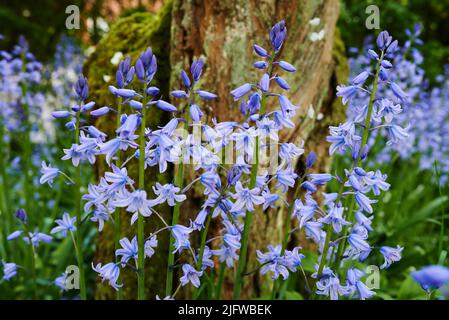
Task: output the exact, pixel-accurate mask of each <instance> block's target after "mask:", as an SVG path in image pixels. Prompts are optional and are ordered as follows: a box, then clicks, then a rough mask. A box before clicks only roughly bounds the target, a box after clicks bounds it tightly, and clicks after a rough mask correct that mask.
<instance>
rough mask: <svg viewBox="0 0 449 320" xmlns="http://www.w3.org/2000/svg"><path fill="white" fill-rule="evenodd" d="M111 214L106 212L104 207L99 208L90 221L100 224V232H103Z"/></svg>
mask: <svg viewBox="0 0 449 320" xmlns="http://www.w3.org/2000/svg"><path fill="white" fill-rule="evenodd" d="M109 218H110V214H109V213H108V212H107V211H106V209H105V208H104V207H98V208H97V209H95V210H94V211H93V213H92V217H91V218H90V221H92V222H98V231H99V232H101V231H102V230H103V227H104V222H105V221H109Z"/></svg>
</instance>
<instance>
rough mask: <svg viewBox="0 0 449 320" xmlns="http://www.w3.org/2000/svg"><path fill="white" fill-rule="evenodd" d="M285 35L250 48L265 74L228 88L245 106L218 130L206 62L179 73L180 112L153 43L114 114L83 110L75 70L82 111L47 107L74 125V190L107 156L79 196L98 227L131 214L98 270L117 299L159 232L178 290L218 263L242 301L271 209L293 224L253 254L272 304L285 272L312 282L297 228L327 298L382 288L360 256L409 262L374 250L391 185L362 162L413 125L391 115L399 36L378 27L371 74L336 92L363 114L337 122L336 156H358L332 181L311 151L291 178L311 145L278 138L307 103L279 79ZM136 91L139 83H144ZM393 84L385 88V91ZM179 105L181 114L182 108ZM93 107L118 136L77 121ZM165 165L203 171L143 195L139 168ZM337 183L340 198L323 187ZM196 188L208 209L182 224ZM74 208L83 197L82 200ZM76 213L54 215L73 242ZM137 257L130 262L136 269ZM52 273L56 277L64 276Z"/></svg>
mask: <svg viewBox="0 0 449 320" xmlns="http://www.w3.org/2000/svg"><path fill="white" fill-rule="evenodd" d="M286 37H287V28H286V25H285V22H284V21H281V22H279V23H277V24H276V25H274V26H273V28H272V29H271V31H270V34H269V38H270V48H269V49H266V48H264V47H262V46H260V45H257V44H255V45H254V46H253V49H254V52H255V54H256V55H257V56H258V59H259V60H258V61H256V62H255V63H254V68H256V69H258V70H260V72H261V76H260V78H259V79H257V80H256V81H254V82H247V83H244V84H242V85H241V86H239V87H237V88H235V89H234V90H232V91H231V92H230V93H231V95H232V96H233V98H234V100H235V101H236V102H238V103H239V105H240V111H241V121H224V122H218V121H217V120H216V119H215V118H213V120H212V122H211V123H208V122H206V119H207V118H208V117H205V114H206V110H208V109H209V108H206V107H205V105H207V103H209V101H211V100H214V99H217V98H218V97H217V95H215V94H214V93H211V92H209V91H206V90H203V89H202V88H199V83H200V82H199V80H200V78H201V75H202V72H203V69H204V66H205V63H204V61H203V59H201V58H199V59H195V60H194V61H193V63H192V65H191V66H190V72H189V73H188V72H186V71H184V70H183V71H182V72H181V83H182V88H181V89H179V90H174V91H172V92H171V95H172V97H173V98H174V100H175V101H176V102H173V104H172V103H171V102H168V101H166V100H163V99H162V97H161V94H160V90H159V89H158V88H157V87H155V86H153V85H152V81H153V79H154V77H155V74H156V72H157V58H156V56H155V55H154V54H153V51H152V50H151V48H147V49H146V50H145V51H143V52H142V53H141V55H140V56H139V58H138V59H137V60H136V62H135V64H134V65H132V64H131V59H130V58H129V57H127V58H125V59H124V60H123V61H122V62H120V64H119V66H118V70H117V72H116V79H115V80H116V84H115V86H112V85H111V86H110V87H109V91H110V93H111V94H112V95H113V96H115V100H116V105H117V106H116V107H112V106H103V107H100V108H97V109H95V103H94V102H88V103H86V101H87V97H88V83H87V79H86V78H84V76H81V77H80V78H79V80H78V81H77V82H76V84H75V92H76V96H77V99H78V104H77V105H75V106H73V107H71V108H70V109H69V110H61V111H56V112H54V113H53V116H54V117H55V118H66V119H68V122H67V123H66V126H67V128H69V129H72V130H73V129H74V130H75V134H76V137H75V138H76V139H75V143H73V144H72V146H71V147H70V148H69V149H64V153H65V155H64V156H63V158H62V159H63V160H70V161H71V162H72V164H73V165H74V166H75V167H76V171H75V178H74V179H73V180H72V179H71V178H69V177H68V175H66V174H64V176H65V177H67V179H70V181H73V182H74V184H75V186H76V190H77V191H78V192H79V187H80V179H79V170H80V164H81V163H82V162H89V163H91V164H92V163H95V162H96V161H102V159H103V158H102V157H101V158H99V156H105V157H104V158H105V160H106V164H107V166H108V168H109V169H108V170H107V171H106V172H105V173H104V176H103V177H101V178H100V179H99V182H98V183H97V184H90V185H89V186H88V193H86V194H84V195H82V200H84V201H85V203H84V213H85V214H86V215H88V216H90V220H91V221H93V222H96V223H98V229H99V231H101V230H102V229H103V226H104V224H105V223H112V222H113V223H114V224H115V226H116V229H115V232H116V236H117V235H120V229H119V228H117V226H118V223H119V220H120V215H121V214H122V212H123V211H126V212H127V213H128V214H129V215H130V220H129V221H130V222H129V223H130V224H131V225H132V224H134V223H136V222H137V225H138V227H137V233H136V236H135V237H134V236H133V237H132V238H126V237H125V238H121V239H120V240H119V241H118V242H117V243H116V251H115V256H116V257H117V259H116V260H115V261H113V262H107V263H106V264H103V263H98V264H96V265H94V264H92V268H93V270H94V271H95V272H97V273H98V274H99V275H100V277H101V278H102V279H103V280H107V281H108V283H109V284H110V285H111V286H112V287H113V288H114V289H116V290H117V291H120V290H121V287H122V285H126V283H122V282H121V278H120V270H121V269H123V268H130V269H132V270H133V271H136V274H137V277H138V283H139V298H143V292H142V288H141V285H143V277H144V266H145V259H147V258H151V257H152V256H153V255H154V254H155V250H156V248H157V246H158V240H157V235H158V233H160V232H164V231H165V232H169V233H170V236H171V237H172V239H173V241H172V243H171V246H170V248H169V250H170V254H169V256H171V257H173V255H174V254H175V253H176V254H178V255H180V254H183V255H185V261H186V263H184V264H183V265H182V273H183V274H182V276H181V277H180V278H179V283H180V286H185V285H187V284H189V283H190V284H192V285H193V286H194V287H196V288H199V287H200V286H202V285H203V283H202V279H203V277H204V276H205V275H209V274H210V270H211V269H213V268H214V261H213V259H214V257H216V258H215V259H217V260H218V261H219V262H220V263H221V266H222V268H223V269H224V268H229V269H235V270H236V274H235V283H234V297H235V298H239V296H240V288H241V286H242V281H243V280H242V277H243V276H244V273H245V271H246V260H247V258H248V257H247V255H248V244H249V239H250V238H249V234H250V230H251V224H252V220H253V218H255V219H257V218H258V215H259V214H262V211H266V210H273V211H276V210H277V211H279V212H280V213H281V214H283V211H284V210H285V211H286V216H287V221H285V226H284V227H285V230H284V234H283V241H282V243H280V244H276V245H269V246H268V248H267V250H257V261H258V262H259V264H260V273H261V274H267V273H268V274H270V275H271V277H272V278H273V279H274V280H275V283H274V285H273V294H274V296H277V294H278V292H277V284H278V281H281V278H282V280H286V279H288V277H289V275H290V273H296V272H298V271H302V274H303V275H304V276H306V274H305V272H304V270H303V268H302V260H303V259H305V255H304V254H303V253H302V252H301V250H302V249H301V247H298V246H297V247H293V248H290V247H288V243H289V238H290V235H291V234H292V233H294V232H297V233H302V232H304V234H305V237H306V238H307V239H310V241H313V242H314V243H316V244H317V247H318V252H319V257H318V259H317V260H316V261H313V263H315V265H316V272H315V273H314V274H312V275H311V279H313V283H314V284H313V287H312V288H311V289H313V293H315V294H318V295H325V296H328V297H329V298H331V299H337V298H339V297H340V296H348V297H357V298H359V299H367V298H370V297H372V296H373V295H374V294H375V292H374V291H372V290H371V289H370V288H368V287H367V286H366V285H365V284H364V283H363V281H362V280H361V279H362V277H363V276H364V273H363V271H362V270H359V269H357V268H356V267H355V263H354V260H359V261H364V260H366V259H367V258H368V257H369V256H371V255H372V253H373V252H379V253H380V254H381V255H382V256H383V257H384V263H383V264H382V266H381V268H388V267H389V266H390V265H391V264H392V263H393V262H396V261H399V260H400V259H401V251H402V249H403V248H402V247H400V246H397V247H395V248H394V247H388V246H383V247H381V248H375V247H372V246H371V245H370V244H369V242H368V238H369V235H370V233H371V232H372V231H373V228H372V227H371V220H372V217H373V214H374V212H375V205H374V204H375V203H376V202H377V198H378V197H379V196H380V195H381V193H382V192H384V191H387V190H388V189H389V188H390V185H389V184H388V182H387V181H386V180H387V177H386V175H385V174H383V173H382V172H381V171H379V170H368V169H365V168H364V167H365V163H364V161H365V160H366V159H367V157H368V151H369V147H368V146H369V145H368V141H369V138H370V136H371V135H372V133H373V132H374V133H376V134H378V135H380V132H381V131H382V132H383V131H385V135H386V137H387V145H392V144H395V143H397V142H398V141H401V140H403V139H406V138H407V137H408V133H407V128H404V127H402V126H401V124H400V123H398V122H397V120H396V117H397V116H398V114H400V113H401V112H402V110H403V107H402V104H403V103H406V102H407V99H408V96H407V94H406V93H405V92H404V91H403V89H401V86H400V84H398V83H397V82H395V81H393V80H391V79H392V77H391V76H390V75H389V73H390V70H391V69H392V68H393V64H392V62H391V61H390V57H391V56H392V55H393V54H394V53H395V52H396V50H397V48H398V43H397V41H393V39H392V37H391V36H390V35H389V34H388V33H387V32H386V31H383V32H381V33H380V34H379V36H378V38H377V50H373V49H370V50H369V51H368V55H369V58H370V61H371V62H374V63H375V67H374V69H368V68H367V69H366V70H363V71H361V72H360V73H359V74H358V75H357V76H356V77H354V78H353V79H352V80H351V82H350V83H349V84H348V85H347V86H339V87H338V88H337V95H338V96H341V97H342V98H343V102H344V103H345V104H349V105H350V106H351V108H356V112H354V114H353V116H349V118H348V119H347V121H346V122H344V123H343V124H339V125H338V126H331V127H330V128H329V132H330V134H329V136H328V137H327V141H328V142H330V144H331V145H330V149H329V152H330V154H331V155H332V154H334V153H335V152H338V153H342V154H348V155H349V158H350V159H351V163H350V165H349V166H348V167H347V168H346V169H345V171H344V172H339V173H335V174H330V173H314V172H313V167H314V164H315V161H316V155H315V154H314V153H313V152H310V153H308V156H307V159H306V161H305V163H306V169H305V170H304V172H297V171H296V170H295V168H296V164H297V162H298V160H299V158H300V157H301V156H302V155H303V154H304V149H303V144H302V143H298V144H295V143H293V142H283V141H280V139H279V137H278V132H279V131H280V130H283V129H289V128H293V127H295V123H294V122H293V117H294V115H295V112H296V110H297V109H298V108H299V107H298V106H295V105H294V104H293V103H292V102H291V101H290V100H289V99H288V97H287V96H286V94H287V93H288V91H289V89H290V84H289V83H288V82H287V81H286V80H285V79H284V78H283V77H282V76H283V73H285V72H286V73H293V72H296V68H295V67H294V66H293V65H292V64H290V63H289V62H287V61H284V60H282V59H281V58H280V52H281V49H282V46H283V45H284V42H285V40H286ZM136 82H138V83H137V84H136ZM131 84H134V85H131ZM138 87H139V88H140V89H136V88H138ZM381 88H382V89H381ZM387 89H388V91H389V92H390V93H391V94H388V95H387V94H384V92H385V90H387ZM267 100H271V101H273V104H274V105H276V106H278V108H274V109H272V110H268V107H267ZM356 100H357V101H358V102H357V104H355V101H356ZM177 102H179V105H180V106H179V107H176V106H175V104H176V103H177ZM359 102H362V103H359ZM152 108H158V109H160V110H163V111H164V112H168V113H170V114H171V115H172V118H171V120H170V121H169V122H168V123H166V124H165V125H161V126H160V127H157V128H151V127H147V123H146V114H147V113H148V112H149V111H150V110H151V109H152ZM88 113H89V115H90V116H91V117H102V116H108V114H111V113H114V114H116V119H117V127H116V130H115V134H114V135H113V136H107V135H106V134H104V133H103V132H101V131H100V130H99V129H98V128H96V127H94V126H92V125H88V124H86V123H85V121H86V120H85V119H84V118H82V117H85V116H87V114H88ZM382 134H384V133H382ZM380 136H382V135H380ZM273 148H277V150H279V152H276V153H274V154H275V155H274V156H273V155H270V156H268V158H267V157H266V152H265V151H267V150H272V149H273ZM125 151H126V155H130V156H129V157H128V158H127V159H125V158H124V156H125ZM229 151H230V152H231V153H232V155H233V156H232V159H233V160H232V161H230V162H228V161H227V159H226V155H227V154H228V153H229ZM234 159H235V161H234ZM265 160H267V161H268V162H270V165H269V166H266V165H265V162H266V161H265ZM133 161H135V162H137V163H138V166H139V176H138V178H137V179H136V178H135V177H131V176H129V174H128V168H127V166H128V164H130V163H131V162H133ZM168 164H175V165H177V166H178V170H179V167H184V166H186V165H187V164H194V168H195V171H196V173H197V176H196V178H195V179H194V180H193V181H191V182H190V183H188V184H187V185H185V186H184V180H183V176H182V175H178V176H177V179H176V182H175V183H168V184H161V183H159V182H157V181H152V182H151V183H153V184H152V185H151V187H152V188H151V189H152V191H151V192H150V189H149V188H145V187H147V186H148V185H149V184H148V181H144V178H145V174H144V172H145V169H147V168H149V167H157V168H158V169H159V172H160V173H164V172H166V171H167V170H168V168H169V166H168ZM42 173H43V175H42V178H41V183H45V182H49V183H51V181H52V180H53V179H54V178H55V177H56V176H57V175H59V174H61V171H60V170H58V169H57V168H53V167H51V166H49V165H47V164H46V163H43V167H42ZM330 181H333V182H335V183H336V184H337V185H338V186H339V190H338V191H337V192H330V193H324V192H322V191H321V190H322V189H323V188H324V187H325V186H326V184H327V183H329V182H330ZM194 185H198V187H199V188H201V189H202V190H203V192H204V199H203V200H204V201H203V202H202V204H201V208H200V210H199V212H198V213H197V215H196V217H195V219H194V220H193V221H190V223H189V225H188V226H185V225H182V224H180V223H179V222H178V220H177V216H178V214H179V206H180V204H181V203H182V202H184V201H185V200H186V199H187V192H188V190H189V189H190V188H192V187H193V186H194ZM289 190H293V191H294V194H295V196H294V199H293V201H292V202H290V203H289V202H288V201H287V198H286V195H287V193H288V191H289ZM321 198H324V200H320V199H321ZM77 201H81V195H80V199H77ZM163 204H166V205H168V206H169V207H173V212H174V214H173V220H172V221H171V223H168V222H167V221H165V220H164V219H163V216H162V215H161V214H160V213H159V208H160V206H161V205H163ZM79 205H80V204H79ZM80 210H81V209H80V208H78V209H77V212H76V216H75V217H74V218H71V217H70V215H69V214H64V216H63V218H62V219H61V220H57V221H56V223H57V225H58V226H57V227H55V228H54V229H53V230H52V233H56V232H59V233H61V234H62V235H63V236H64V235H66V234H68V233H70V234H72V235H73V232H76V233H77V235H76V241H77V242H79V241H80V234H79V233H78V232H79V227H80V221H81V211H80ZM144 219H159V220H160V221H161V222H162V224H163V227H162V228H160V229H157V230H154V231H152V232H151V233H149V234H144V229H143V221H144ZM212 219H214V220H215V222H216V223H217V224H218V225H219V226H221V228H220V229H221V230H220V233H219V234H218V235H217V236H214V237H213V238H209V239H208V236H209V234H208V229H209V226H210V224H211V220H212ZM291 219H293V220H294V221H293V222H294V224H297V227H296V228H294V229H291V224H292V223H291V222H292V220H291ZM193 232H200V233H201V235H202V236H201V237H200V238H201V241H200V243H199V245H198V244H194V243H192V242H191V239H190V236H191V234H192V233H193ZM74 241H75V239H74ZM75 247H76V246H75ZM78 249H79V246H78ZM259 249H261V248H259ZM77 255H78V259H79V261H82V254H81V252H79V251H78V252H77ZM130 262H134V263H135V266H136V267H134V265H133V263H130ZM171 263H173V262H170V260H169V269H172V268H174V267H175V266H174V265H172V264H171ZM80 265H81V264H80ZM61 277H63V276H61ZM58 279H59V280H57V282H58V283H60V282H61V281H62V280H61V279H63V278H58ZM306 280H307V279H306ZM306 282H307V281H306ZM170 286H171V281H170V276H169V277H168V279H167V288H168V289H167V292H166V296H167V298H170V299H171V298H173V297H174V296H175V295H176V293H177V292H178V289H179V287H180V286H179V287H178V289H177V290H174V291H173V290H171V289H172V288H171V287H170ZM61 288H62V287H61ZM219 291H220V289H218V292H219Z"/></svg>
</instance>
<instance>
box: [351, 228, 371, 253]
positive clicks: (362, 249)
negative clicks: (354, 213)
mask: <svg viewBox="0 0 449 320" xmlns="http://www.w3.org/2000/svg"><path fill="white" fill-rule="evenodd" d="M348 243H349V245H350V246H351V247H352V249H353V250H354V251H353V253H355V254H360V253H362V256H363V257H364V258H366V257H367V256H368V254H369V252H370V251H371V247H370V245H369V244H368V243H367V242H366V241H365V239H363V237H361V236H360V235H359V234H357V233H355V232H352V233H351V234H350V235H349V236H348Z"/></svg>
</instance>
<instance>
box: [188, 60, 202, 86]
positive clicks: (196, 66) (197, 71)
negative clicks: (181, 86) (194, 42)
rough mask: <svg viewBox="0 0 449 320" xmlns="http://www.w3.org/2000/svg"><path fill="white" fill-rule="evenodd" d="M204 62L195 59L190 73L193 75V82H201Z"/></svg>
mask: <svg viewBox="0 0 449 320" xmlns="http://www.w3.org/2000/svg"><path fill="white" fill-rule="evenodd" d="M203 67H204V60H203V59H201V58H199V59H195V60H193V62H192V65H191V66H190V73H191V74H192V78H193V81H195V82H197V81H198V80H200V77H201V73H202V72H203Z"/></svg>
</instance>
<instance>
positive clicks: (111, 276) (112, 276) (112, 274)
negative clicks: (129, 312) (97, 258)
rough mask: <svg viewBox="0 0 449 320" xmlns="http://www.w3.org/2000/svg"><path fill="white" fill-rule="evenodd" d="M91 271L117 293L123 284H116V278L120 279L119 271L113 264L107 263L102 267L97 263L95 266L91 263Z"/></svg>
mask: <svg viewBox="0 0 449 320" xmlns="http://www.w3.org/2000/svg"><path fill="white" fill-rule="evenodd" d="M92 269H93V270H94V271H95V272H97V273H98V275H99V276H100V277H101V278H102V279H101V281H102V282H103V281H105V280H106V281H108V283H109V285H110V286H111V287H113V288H114V289H115V290H117V291H118V289H119V288H120V287H122V286H123V284H118V283H117V281H118V278H119V277H120V269H119V267H118V266H117V264H115V263H114V262H109V263H108V264H105V265H102V264H101V263H98V264H97V265H96V266H94V265H93V263H92Z"/></svg>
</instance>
